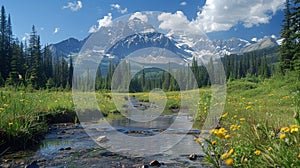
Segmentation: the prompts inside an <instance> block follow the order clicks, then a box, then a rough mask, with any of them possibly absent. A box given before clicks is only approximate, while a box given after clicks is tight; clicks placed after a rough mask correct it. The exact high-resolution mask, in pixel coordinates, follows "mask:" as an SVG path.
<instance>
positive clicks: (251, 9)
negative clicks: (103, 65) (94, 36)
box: [0, 0, 284, 44]
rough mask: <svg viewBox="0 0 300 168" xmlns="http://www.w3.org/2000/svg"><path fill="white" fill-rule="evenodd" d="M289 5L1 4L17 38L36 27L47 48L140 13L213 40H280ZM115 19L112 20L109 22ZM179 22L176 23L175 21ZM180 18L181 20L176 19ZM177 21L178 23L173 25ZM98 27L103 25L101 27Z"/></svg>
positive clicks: (224, 1)
mask: <svg viewBox="0 0 300 168" xmlns="http://www.w3.org/2000/svg"><path fill="white" fill-rule="evenodd" d="M283 4H284V0H264V1H261V0H251V1H249V0H239V1H237V0H207V1H205V0H186V1H185V0H126V1H125V0H122V1H121V0H119V1H116V0H80V1H78V0H75V1H73V0H71V1H68V0H43V1H39V0H26V1H22V2H21V1H18V0H1V2H0V5H4V7H5V9H6V13H9V14H10V15H11V19H12V26H13V33H14V35H15V36H16V37H18V38H19V39H26V37H27V36H28V33H29V32H30V31H31V27H32V25H33V24H34V25H35V26H36V30H37V32H38V34H39V35H41V40H42V43H43V44H46V43H48V44H51V43H56V42H59V41H62V40H64V39H67V38H69V37H74V38H77V39H83V38H85V37H87V36H88V34H89V31H91V27H93V28H94V29H95V30H96V29H97V28H99V27H101V25H99V23H100V24H105V22H106V21H107V20H109V19H115V18H117V17H120V16H122V15H124V14H133V13H135V12H139V11H161V12H165V13H169V14H170V15H169V16H170V22H172V21H173V22H176V21H178V19H181V18H182V19H185V20H187V21H188V23H191V24H192V25H194V26H197V27H200V28H201V30H203V31H204V32H206V33H207V34H208V37H209V38H212V39H228V38H231V37H239V38H244V39H246V40H251V39H253V38H254V39H255V38H256V39H259V38H263V37H264V36H271V35H275V36H277V37H278V36H279V31H280V29H281V21H282V19H283V11H282V9H283V7H284V5H283ZM110 16H111V17H110ZM171 16H176V17H171ZM174 18H177V19H174ZM172 19H173V20H172ZM98 21H99V23H98Z"/></svg>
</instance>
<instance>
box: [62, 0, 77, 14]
mask: <svg viewBox="0 0 300 168" xmlns="http://www.w3.org/2000/svg"><path fill="white" fill-rule="evenodd" d="M67 8H70V9H71V11H73V12H75V11H78V10H79V9H81V8H82V2H81V1H77V3H76V2H68V5H66V6H63V9H67Z"/></svg>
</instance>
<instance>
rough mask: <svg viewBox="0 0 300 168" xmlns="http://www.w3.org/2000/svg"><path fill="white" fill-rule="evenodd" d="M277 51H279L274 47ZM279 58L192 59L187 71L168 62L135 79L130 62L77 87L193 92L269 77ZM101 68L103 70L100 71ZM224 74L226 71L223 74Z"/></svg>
mask: <svg viewBox="0 0 300 168" xmlns="http://www.w3.org/2000/svg"><path fill="white" fill-rule="evenodd" d="M274 49H275V50H276V48H274ZM276 61H277V59H274V58H273V57H267V53H266V52H257V53H254V52H253V53H246V54H243V55H234V54H233V55H227V56H224V57H222V58H221V60H213V59H212V58H211V59H210V61H208V62H207V63H206V64H203V63H199V61H197V60H196V59H193V61H192V64H191V65H188V66H185V67H184V68H183V67H181V69H179V68H177V69H176V68H174V67H176V66H175V65H172V64H171V63H168V68H167V70H162V69H159V68H144V67H140V68H139V69H141V71H139V72H135V75H134V76H132V75H133V74H132V72H131V71H132V69H131V65H130V63H129V62H126V61H122V63H118V64H114V63H109V68H108V72H107V74H104V75H103V74H102V73H101V72H102V71H103V70H101V69H102V68H103V66H101V65H100V66H99V68H98V70H97V73H96V78H95V81H94V80H93V77H91V76H89V74H90V72H87V73H85V74H83V75H82V76H81V77H79V78H78V79H77V82H76V83H77V84H78V86H77V87H78V88H79V89H81V90H89V89H92V88H93V83H95V89H96V90H111V89H113V90H118V91H126V89H128V88H129V91H130V92H147V91H151V90H152V89H154V88H161V89H163V90H164V91H178V90H190V89H195V88H201V87H206V86H210V85H211V84H222V83H224V82H225V80H234V79H240V78H245V77H260V78H269V77H271V75H272V74H273V73H274V72H275V71H276V68H275V67H276V65H275V64H274V63H275V62H276ZM101 67H102V68H101ZM221 71H224V72H221Z"/></svg>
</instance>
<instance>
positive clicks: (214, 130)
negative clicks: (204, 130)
mask: <svg viewBox="0 0 300 168" xmlns="http://www.w3.org/2000/svg"><path fill="white" fill-rule="evenodd" d="M209 132H210V133H211V134H217V132H218V130H217V129H212V130H210V131H209Z"/></svg>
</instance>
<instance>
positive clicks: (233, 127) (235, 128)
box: [230, 124, 241, 131]
mask: <svg viewBox="0 0 300 168" xmlns="http://www.w3.org/2000/svg"><path fill="white" fill-rule="evenodd" d="M239 128H241V126H239V125H234V124H233V125H231V126H230V130H232V131H235V130H237V129H239Z"/></svg>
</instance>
